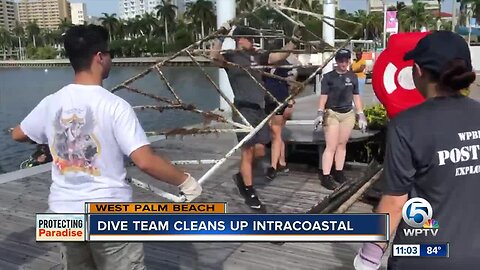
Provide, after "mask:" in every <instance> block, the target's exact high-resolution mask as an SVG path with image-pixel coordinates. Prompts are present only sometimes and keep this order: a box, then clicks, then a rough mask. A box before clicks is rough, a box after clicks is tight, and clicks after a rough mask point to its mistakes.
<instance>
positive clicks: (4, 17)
mask: <svg viewBox="0 0 480 270" xmlns="http://www.w3.org/2000/svg"><path fill="white" fill-rule="evenodd" d="M17 20H18V17H17V4H16V3H15V2H13V0H0V28H5V29H8V30H12V29H13V28H14V27H15V22H16V21H17Z"/></svg>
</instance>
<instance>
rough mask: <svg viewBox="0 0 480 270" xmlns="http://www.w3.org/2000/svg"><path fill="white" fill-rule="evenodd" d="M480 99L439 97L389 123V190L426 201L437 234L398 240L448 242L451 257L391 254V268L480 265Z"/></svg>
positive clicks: (397, 238)
mask: <svg viewBox="0 0 480 270" xmlns="http://www.w3.org/2000/svg"><path fill="white" fill-rule="evenodd" d="M479 117H480V103H478V102H477V101H475V100H473V99H471V98H468V97H464V96H460V95H458V96H453V97H436V98H432V99H429V100H427V101H425V102H424V103H422V104H420V105H418V106H415V107H413V108H411V109H409V110H406V111H404V112H402V113H400V114H399V115H397V116H396V117H395V118H394V119H393V120H392V121H391V122H390V124H389V127H388V135H387V151H386V156H385V164H384V173H385V188H384V194H387V195H403V194H409V198H411V197H420V198H423V199H425V200H427V201H428V202H429V203H430V204H431V206H432V210H433V217H432V218H433V219H434V220H436V221H437V222H438V225H439V227H438V232H437V235H436V236H432V235H428V236H425V235H422V236H405V235H404V229H408V228H411V227H410V226H409V225H407V224H406V223H405V222H404V221H403V219H402V220H401V222H400V225H399V227H398V229H397V232H396V235H395V238H394V240H393V243H394V244H404V243H406V244H407V243H408V244H422V243H423V244H435V243H449V244H450V247H449V248H450V253H449V255H450V257H449V258H409V257H391V258H390V259H389V268H388V269H392V270H397V269H402V270H403V269H424V268H425V267H426V266H429V267H430V266H433V267H435V268H434V269H436V270H438V269H480V208H479V207H480V119H479Z"/></svg>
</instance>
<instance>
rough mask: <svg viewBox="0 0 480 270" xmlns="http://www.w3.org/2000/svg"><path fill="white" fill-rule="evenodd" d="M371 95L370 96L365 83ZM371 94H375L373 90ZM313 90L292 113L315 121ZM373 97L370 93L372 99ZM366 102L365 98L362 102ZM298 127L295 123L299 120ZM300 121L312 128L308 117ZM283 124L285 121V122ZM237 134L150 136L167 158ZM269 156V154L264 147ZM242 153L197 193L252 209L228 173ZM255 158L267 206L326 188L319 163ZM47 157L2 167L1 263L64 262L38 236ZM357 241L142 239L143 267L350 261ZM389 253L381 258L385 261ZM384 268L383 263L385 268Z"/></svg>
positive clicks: (135, 173) (357, 171)
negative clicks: (273, 163)
mask: <svg viewBox="0 0 480 270" xmlns="http://www.w3.org/2000/svg"><path fill="white" fill-rule="evenodd" d="M366 95H367V97H366V98H368V96H370V97H371V96H372V95H373V92H371V91H370V93H369V94H366ZM373 97H374V95H373ZM316 101H317V97H315V96H307V97H302V98H299V99H298V101H297V110H296V111H295V113H294V116H293V120H305V119H307V121H312V120H313V118H314V116H315V111H316V107H314V106H315V102H316ZM372 101H373V102H375V99H372ZM366 103H367V104H368V103H370V102H366ZM297 128H298V127H297ZM300 128H301V129H305V130H308V131H306V132H307V133H308V132H310V131H311V130H312V125H311V124H310V125H308V124H306V125H302V126H301V127H300ZM287 129H288V127H287ZM236 143H237V139H236V136H235V134H221V135H214V134H210V135H202V136H194V137H190V136H188V137H184V138H170V139H167V140H162V141H156V142H154V143H152V145H153V146H154V149H155V151H156V152H158V153H161V154H163V155H164V156H166V157H168V158H169V159H170V160H184V159H188V160H192V159H219V158H221V157H223V155H224V154H225V153H226V152H228V151H229V150H230V149H231V148H232V147H233V146H234V145H235V144H236ZM267 156H268V155H267ZM238 162H239V153H236V154H235V155H234V156H232V157H231V158H230V159H228V160H227V161H226V162H225V163H224V165H223V166H222V167H221V168H220V169H219V170H218V171H217V172H216V173H214V175H213V176H212V177H211V178H210V179H208V180H207V181H206V182H205V183H204V185H203V187H204V193H203V194H202V196H201V197H200V198H199V199H198V201H205V202H212V201H215V202H218V201H225V202H227V203H228V211H229V212H230V213H251V212H252V211H253V210H251V209H250V208H248V207H247V206H246V205H245V204H244V203H243V199H241V197H240V195H239V194H238V191H237V190H236V187H235V184H234V183H233V181H232V175H233V174H234V173H236V172H238ZM259 164H263V165H260V166H257V170H256V172H255V178H254V184H255V186H256V188H257V191H258V195H259V197H260V199H261V200H262V202H263V203H264V204H265V205H266V207H267V211H268V212H269V213H304V212H306V211H308V210H309V209H310V208H311V207H312V206H314V205H315V204H317V203H318V202H319V201H321V200H322V199H324V198H325V197H326V196H328V195H329V194H330V193H331V191H329V190H326V189H324V188H323V187H322V186H321V185H320V181H319V179H318V167H316V166H312V167H309V166H307V165H299V164H290V167H291V172H290V173H288V174H287V175H280V176H278V177H277V178H276V179H275V180H274V181H272V182H267V181H266V179H265V177H264V170H265V169H266V167H267V166H268V165H267V164H268V160H264V161H263V162H260V163H259ZM210 166H211V165H188V166H183V168H184V169H185V170H187V171H189V172H190V173H192V175H193V176H194V177H196V178H199V177H200V176H202V175H203V174H204V173H205V172H206V171H207V170H208V169H209V168H210ZM364 168H365V167H362V166H349V167H348V168H347V171H346V172H347V177H348V178H350V179H352V178H355V179H357V178H359V177H361V176H362V174H363V173H364ZM49 170H50V164H46V165H42V166H38V167H34V168H30V169H26V170H22V171H17V172H12V173H8V174H4V175H0V200H1V204H0V220H1V224H2V227H3V230H2V231H1V232H0V234H1V235H0V269H2V270H3V269H5V270H9V269H40V270H42V269H61V266H60V257H59V253H58V244H57V243H37V242H35V231H34V226H35V213H42V212H44V211H46V210H47V208H48V205H47V198H48V192H49V187H50V183H51V178H50V172H49ZM128 175H129V176H130V177H134V178H136V179H139V180H141V181H143V182H146V183H149V184H153V185H155V186H157V187H159V188H161V189H163V190H166V191H169V192H172V193H174V194H176V192H177V190H176V187H172V186H169V185H166V184H164V183H161V182H159V181H156V180H154V179H152V178H151V177H149V176H147V175H146V174H144V173H142V172H140V171H139V170H138V169H137V168H136V167H129V168H128ZM134 200H135V201H156V202H158V201H164V200H163V199H162V198H161V197H158V196H157V195H155V194H153V193H151V192H149V191H146V190H143V189H140V188H136V187H134ZM371 209H372V207H371V206H370V205H367V204H363V203H361V202H356V203H355V204H354V205H353V206H352V207H351V208H350V209H349V211H348V212H355V213H368V212H371ZM360 245H361V244H360V243H286V244H284V245H275V244H271V243H162V242H156V243H154V242H148V243H145V256H146V264H147V269H162V270H163V269H166V270H170V269H171V270H179V269H182V270H183V269H208V270H212V269H227V270H230V269H232V270H237V269H238V270H240V269H242V270H243V269H245V270H247V269H253V270H256V269H260V270H262V269H289V270H290V269H305V270H307V269H321V270H323V269H325V270H329V269H352V268H353V267H352V263H353V258H354V256H355V254H356V252H357V251H358V248H359V247H360ZM386 259H387V256H385V258H384V261H385V262H384V265H386ZM381 269H385V266H383V268H381Z"/></svg>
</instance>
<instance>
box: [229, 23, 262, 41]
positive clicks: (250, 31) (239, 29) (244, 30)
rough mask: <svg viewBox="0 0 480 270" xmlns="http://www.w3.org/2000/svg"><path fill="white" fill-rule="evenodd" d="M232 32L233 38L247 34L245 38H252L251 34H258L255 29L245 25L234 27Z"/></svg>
mask: <svg viewBox="0 0 480 270" xmlns="http://www.w3.org/2000/svg"><path fill="white" fill-rule="evenodd" d="M232 34H233V36H234V38H235V36H247V37H245V38H247V39H253V37H252V36H255V35H258V33H257V31H255V30H254V29H251V28H248V27H245V26H237V27H235V29H234V30H233V33H232Z"/></svg>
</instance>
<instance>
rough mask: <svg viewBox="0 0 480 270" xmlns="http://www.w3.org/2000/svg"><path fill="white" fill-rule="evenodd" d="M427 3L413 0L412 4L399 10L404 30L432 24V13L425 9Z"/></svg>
mask: <svg viewBox="0 0 480 270" xmlns="http://www.w3.org/2000/svg"><path fill="white" fill-rule="evenodd" d="M425 5H426V4H425V3H422V2H419V1H418V0H412V6H409V7H404V8H403V9H401V10H399V18H400V21H401V24H402V27H403V29H404V30H408V31H413V30H419V29H420V28H421V27H422V26H425V27H427V26H428V25H431V24H432V20H433V18H432V15H431V14H430V12H428V11H427V10H425Z"/></svg>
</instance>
